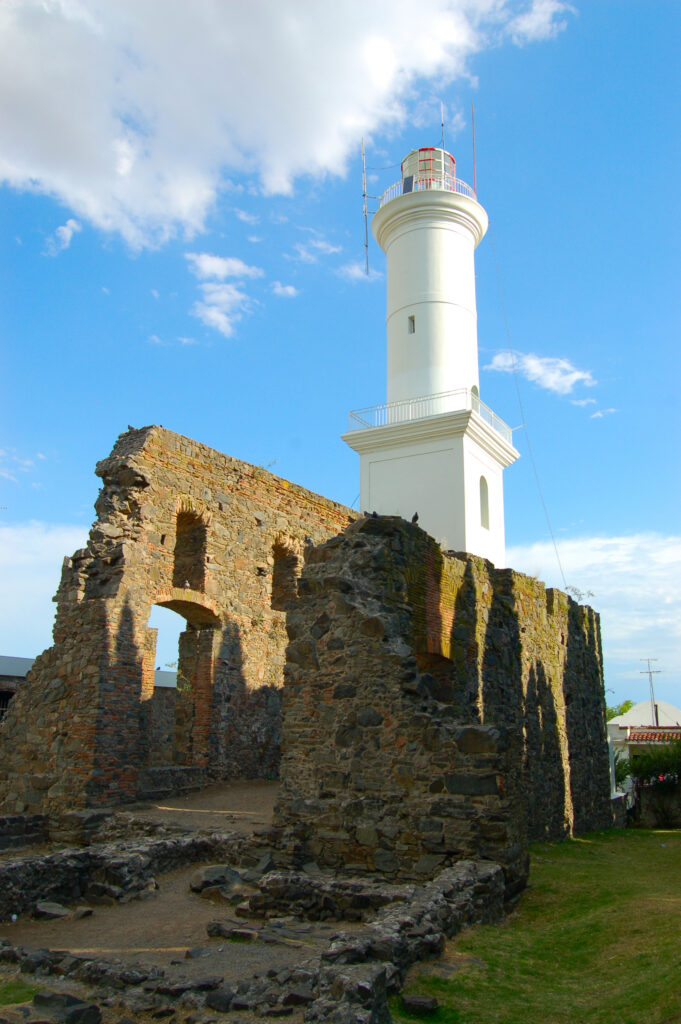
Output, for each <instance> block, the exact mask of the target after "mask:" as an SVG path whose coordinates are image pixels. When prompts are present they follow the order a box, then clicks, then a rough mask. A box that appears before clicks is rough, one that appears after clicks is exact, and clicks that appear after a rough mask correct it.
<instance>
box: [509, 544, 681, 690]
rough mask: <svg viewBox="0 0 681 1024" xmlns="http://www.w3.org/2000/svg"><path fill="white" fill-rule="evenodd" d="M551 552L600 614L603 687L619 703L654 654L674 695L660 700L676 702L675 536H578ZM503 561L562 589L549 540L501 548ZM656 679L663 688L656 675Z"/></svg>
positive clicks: (678, 567) (679, 652)
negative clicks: (618, 696) (613, 690)
mask: <svg viewBox="0 0 681 1024" xmlns="http://www.w3.org/2000/svg"><path fill="white" fill-rule="evenodd" d="M558 550H559V554H560V560H561V563H562V565H563V571H564V572H565V576H566V578H567V581H568V584H569V585H570V586H574V587H577V589H578V590H580V591H582V592H584V593H586V592H588V591H591V592H592V593H593V597H588V598H586V599H585V603H587V604H590V605H592V606H593V607H594V608H595V609H596V610H597V611H599V612H600V613H601V629H602V634H603V650H604V657H605V663H606V686H609V687H617V688H619V691H620V694H621V696H622V699H624V698H625V697H627V696H628V695H632V696H635V693H636V691H635V687H636V686H638V685H639V684H640V681H641V677H639V676H638V671H639V669H640V668H642V665H641V664H640V663H639V659H640V658H647V657H656V658H658V659H659V667H660V668H664V671H665V676H666V684H668V685H669V686H670V687H671V686H673V685H676V687H677V691H676V695H675V696H674V695H673V694H672V695H670V696H669V697H665V698H663V699H665V700H666V699H669V700H671V701H672V703H674V704H679V701H680V698H681V685H680V684H681V588H679V580H680V579H681V536H661V535H660V534H656V533H640V534H633V535H631V536H622V537H582V538H576V539H573V540H568V541H562V542H561V543H560V545H559V548H558ZM506 561H507V564H508V565H510V566H512V567H513V568H514V569H519V570H520V571H521V572H527V573H530V574H531V575H537V576H538V577H539V578H540V579H542V580H544V582H546V583H547V584H548V585H551V586H557V587H559V589H561V590H562V589H563V583H562V580H561V578H560V574H559V571H558V568H557V564H556V557H555V553H554V550H553V546H552V544H550V543H549V542H546V543H537V544H530V545H520V546H512V547H508V548H507V550H506ZM657 678H658V680H660V683H661V685H664V684H665V679H664V678H663V677H662V676H658V677H657ZM645 686H646V688H647V683H646V684H645ZM670 694H671V690H670ZM644 696H645V693H644ZM660 696H662V691H660ZM638 699H642V698H638Z"/></svg>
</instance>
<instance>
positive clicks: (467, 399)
mask: <svg viewBox="0 0 681 1024" xmlns="http://www.w3.org/2000/svg"><path fill="white" fill-rule="evenodd" d="M466 409H470V410H471V411H472V412H476V413H477V414H478V416H480V417H481V418H482V419H483V420H484V421H485V422H486V423H489V425H490V427H492V428H493V430H496V432H497V433H498V434H500V435H501V437H503V439H504V440H505V441H506V442H508V444H513V431H512V430H511V428H510V427H509V426H508V424H506V423H504V421H503V420H502V419H500V418H499V416H497V415H496V413H494V412H492V410H491V409H490V407H489V406H488V405H485V403H484V402H482V401H481V400H480V398H479V396H478V395H476V394H475V392H474V391H469V390H468V389H467V388H460V389H459V390H458V391H442V392H440V393H439V394H437V395H425V396H424V397H423V398H408V399H405V400H404V401H401V402H386V403H384V404H383V405H371V406H368V407H367V408H366V409H353V411H352V412H351V413H350V425H349V429H350V430H351V431H352V430H370V429H371V428H372V427H387V426H392V425H393V424H395V423H409V422H410V421H411V420H422V419H426V418H427V417H428V416H442V415H443V414H444V413H448V412H462V411H464V410H466Z"/></svg>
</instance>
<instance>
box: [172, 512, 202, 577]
mask: <svg viewBox="0 0 681 1024" xmlns="http://www.w3.org/2000/svg"><path fill="white" fill-rule="evenodd" d="M206 541H207V530H206V524H205V523H204V522H203V520H202V519H201V517H200V516H198V515H196V513H195V512H178V513H177V524H176V530H175V551H174V555H173V587H179V588H180V589H183V590H203V589H204V587H205V584H206Z"/></svg>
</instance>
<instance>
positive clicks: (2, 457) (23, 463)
mask: <svg viewBox="0 0 681 1024" xmlns="http://www.w3.org/2000/svg"><path fill="white" fill-rule="evenodd" d="M36 458H37V459H39V460H41V461H42V460H44V459H45V456H44V455H42V454H40V453H38V455H37V456H36ZM35 468H36V465H35V459H30V458H26V457H25V456H23V455H19V454H18V453H17V451H16V449H14V448H0V479H3V480H11V481H12V483H18V481H19V479H20V478H19V476H17V474H18V473H30V472H32V471H33V470H34V469H35Z"/></svg>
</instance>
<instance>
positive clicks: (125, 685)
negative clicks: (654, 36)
mask: <svg viewBox="0 0 681 1024" xmlns="http://www.w3.org/2000/svg"><path fill="white" fill-rule="evenodd" d="M141 694H142V655H141V652H140V650H139V648H138V646H137V643H136V641H135V628H134V617H133V613H132V611H131V609H130V605H129V603H128V601H127V600H126V601H125V602H124V604H123V609H122V611H121V614H120V619H119V622H118V628H117V630H116V638H115V641H114V647H113V651H112V652H111V653H110V652H109V651H108V650H105V651H104V653H103V654H102V657H101V661H100V671H99V679H98V690H97V694H96V698H95V699H96V710H95V714H94V723H93V725H94V737H93V739H94V756H93V763H92V772H91V775H90V779H89V780H88V783H87V786H86V794H87V800H88V803H89V804H91V805H96V804H106V803H117V802H118V801H121V800H134V798H135V796H136V795H137V774H138V771H139V768H140V741H141V737H140V700H141Z"/></svg>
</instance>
